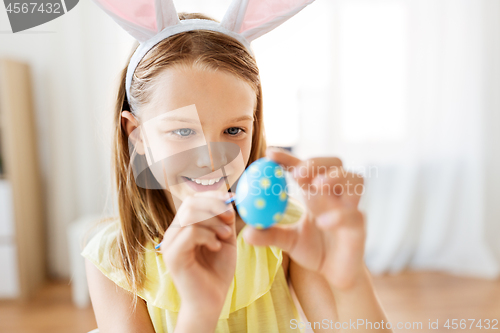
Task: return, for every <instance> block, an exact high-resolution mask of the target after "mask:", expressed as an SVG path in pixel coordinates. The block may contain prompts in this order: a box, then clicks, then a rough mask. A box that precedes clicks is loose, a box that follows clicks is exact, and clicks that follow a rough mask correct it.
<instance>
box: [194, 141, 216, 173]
mask: <svg viewBox="0 0 500 333" xmlns="http://www.w3.org/2000/svg"><path fill="white" fill-rule="evenodd" d="M200 148H201V149H199V150H198V154H196V166H197V167H198V168H200V169H204V168H209V169H211V170H212V171H213V168H212V157H211V153H210V149H209V145H206V146H203V147H200Z"/></svg>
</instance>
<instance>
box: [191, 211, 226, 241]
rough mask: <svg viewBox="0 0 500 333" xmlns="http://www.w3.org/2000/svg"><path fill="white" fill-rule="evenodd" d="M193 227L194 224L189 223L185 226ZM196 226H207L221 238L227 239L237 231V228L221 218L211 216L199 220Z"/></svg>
mask: <svg viewBox="0 0 500 333" xmlns="http://www.w3.org/2000/svg"><path fill="white" fill-rule="evenodd" d="M233 217H234V214H233ZM192 227H194V225H189V226H186V227H185V228H192ZM196 227H201V228H207V229H209V230H212V231H213V232H215V233H216V235H217V236H218V237H219V238H221V239H226V238H228V237H230V236H231V235H232V234H233V233H234V232H235V228H233V227H232V226H230V225H228V224H227V223H225V222H223V221H221V220H220V219H219V218H211V219H208V220H205V221H201V222H198V223H196Z"/></svg>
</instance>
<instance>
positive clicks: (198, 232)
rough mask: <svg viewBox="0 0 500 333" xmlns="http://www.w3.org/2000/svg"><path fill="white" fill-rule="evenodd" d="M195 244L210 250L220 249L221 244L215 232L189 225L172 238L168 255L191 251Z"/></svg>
mask: <svg viewBox="0 0 500 333" xmlns="http://www.w3.org/2000/svg"><path fill="white" fill-rule="evenodd" d="M197 246H206V247H207V248H208V249H209V250H210V251H214V252H216V251H218V250H220V248H221V246H222V244H221V242H220V241H219V240H218V239H217V237H216V234H215V232H213V231H212V230H209V229H208V228H201V227H198V226H189V227H185V228H182V231H181V232H180V233H179V234H178V236H177V237H176V238H175V239H174V241H173V243H172V244H171V246H170V249H169V251H171V252H170V255H180V254H183V253H187V252H191V251H193V250H194V249H195V248H196V247H197Z"/></svg>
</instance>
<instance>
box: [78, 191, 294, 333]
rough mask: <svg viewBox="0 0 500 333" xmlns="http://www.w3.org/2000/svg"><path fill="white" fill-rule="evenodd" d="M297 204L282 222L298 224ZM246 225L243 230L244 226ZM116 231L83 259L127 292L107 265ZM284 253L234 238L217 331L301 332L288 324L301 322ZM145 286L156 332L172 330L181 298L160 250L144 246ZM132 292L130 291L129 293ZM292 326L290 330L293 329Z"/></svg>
mask: <svg viewBox="0 0 500 333" xmlns="http://www.w3.org/2000/svg"><path fill="white" fill-rule="evenodd" d="M301 215H302V208H301V206H300V205H299V204H298V203H297V202H296V201H294V200H290V201H289V203H288V206H287V209H286V212H285V214H284V217H283V219H282V220H281V222H280V224H292V223H295V222H297V221H298V220H299V219H300V217H301ZM247 227H248V226H245V227H244V228H247ZM118 232H119V224H118V222H117V221H115V222H113V223H111V224H109V225H107V226H106V227H105V228H103V229H102V230H100V231H99V232H98V233H97V234H96V235H95V236H94V237H93V238H92V239H91V240H90V241H89V243H88V244H87V246H86V247H85V249H84V250H83V252H82V255H83V256H84V257H85V258H87V259H88V260H90V261H91V262H92V263H93V264H94V265H96V267H97V268H99V270H100V271H101V272H102V273H103V274H104V275H105V276H107V277H108V278H109V279H110V280H112V281H113V282H115V283H116V284H117V285H118V286H120V287H122V288H124V289H126V290H129V289H128V288H127V283H126V279H125V276H124V275H123V273H122V272H121V271H119V270H117V269H116V268H114V267H113V265H112V264H111V263H110V259H109V258H110V257H109V249H110V246H111V244H112V242H113V240H114V239H115V238H116V235H117V233H118ZM282 259H283V257H282V251H281V249H279V248H278V247H274V246H253V245H250V244H248V243H246V242H245V241H244V239H243V237H242V233H241V232H240V233H239V234H238V236H237V262H236V271H235V274H234V278H233V281H232V283H231V285H230V287H229V291H228V294H227V297H226V301H225V303H224V306H223V309H222V312H221V315H220V317H219V321H218V323H217V327H216V330H215V332H216V333H244V332H247V333H262V332H269V333H284V332H294V333H297V332H303V330H299V329H297V328H295V327H296V326H295V325H291V320H292V319H296V320H297V321H300V317H299V315H298V311H297V309H296V307H295V305H294V303H293V300H292V297H291V295H290V290H289V288H288V284H287V280H286V277H285V274H284V270H283V267H282V265H281V263H282ZM145 262H146V281H147V282H146V283H145V285H144V287H143V288H142V289H141V290H140V291H139V292H138V296H139V297H141V298H142V299H144V300H145V301H146V304H147V308H148V311H149V315H150V317H151V321H152V323H153V326H154V328H155V331H156V333H171V332H173V331H174V328H175V324H176V320H177V314H178V312H179V309H180V305H181V300H180V297H179V294H178V293H177V290H176V288H175V286H174V283H173V281H172V279H171V276H170V274H169V272H168V269H167V267H166V266H165V264H164V262H163V259H162V255H161V253H160V252H158V251H155V250H154V246H153V244H148V245H147V246H146V252H145ZM129 291H130V290H129ZM291 327H294V329H292V328H291Z"/></svg>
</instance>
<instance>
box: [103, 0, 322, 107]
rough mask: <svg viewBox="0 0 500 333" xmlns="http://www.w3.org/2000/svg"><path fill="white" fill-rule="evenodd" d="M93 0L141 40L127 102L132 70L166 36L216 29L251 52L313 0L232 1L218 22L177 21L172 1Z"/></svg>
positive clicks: (198, 20) (130, 71) (128, 80)
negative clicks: (261, 39)
mask: <svg viewBox="0 0 500 333" xmlns="http://www.w3.org/2000/svg"><path fill="white" fill-rule="evenodd" d="M94 1H95V2H96V3H97V4H98V5H99V6H100V7H101V8H102V9H103V10H104V11H105V12H106V13H107V14H108V15H110V16H111V17H112V18H113V19H114V20H115V21H116V22H117V23H118V24H119V25H120V26H121V27H122V28H123V29H125V30H126V31H127V32H128V33H129V34H130V35H132V37H134V38H135V39H137V40H138V41H139V43H140V45H139V47H138V48H137V50H136V51H135V53H134V54H133V55H132V58H131V59H130V63H129V65H128V68H127V76H126V81H125V88H126V91H127V99H128V102H129V104H130V97H129V96H130V86H131V83H132V77H133V75H134V72H135V69H136V68H137V66H138V65H139V63H140V62H141V60H142V58H143V57H144V56H145V55H146V54H147V53H148V51H149V50H151V49H152V48H153V47H154V46H155V45H157V44H158V43H160V42H161V41H162V40H164V39H165V38H167V37H170V36H172V35H175V34H178V33H181V32H184V31H190V30H210V31H218V32H221V33H224V34H226V35H229V36H231V37H233V38H235V39H236V40H238V41H239V42H240V43H242V44H243V45H244V46H245V47H246V48H247V49H248V51H249V52H250V54H253V52H252V51H251V49H250V42H251V41H253V40H254V39H256V38H258V37H260V36H262V35H264V34H266V33H268V32H269V31H271V30H273V29H274V28H276V27H278V26H279V25H281V24H282V23H283V22H285V21H286V20H288V19H289V18H290V17H292V16H294V15H295V14H297V13H298V12H300V11H301V10H302V9H303V8H304V7H306V6H307V5H309V4H310V3H312V2H313V1H314V0H233V1H232V3H231V5H230V6H229V8H228V10H227V12H226V14H225V15H224V18H223V19H222V21H221V23H217V22H215V21H211V20H200V19H190V20H179V17H178V14H177V11H176V10H175V6H174V3H173V0H94ZM205 1H206V0H205Z"/></svg>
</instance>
